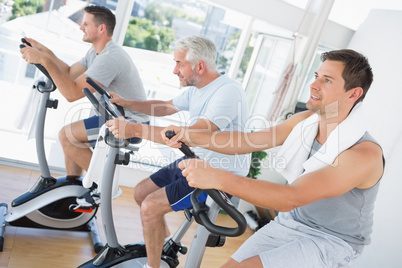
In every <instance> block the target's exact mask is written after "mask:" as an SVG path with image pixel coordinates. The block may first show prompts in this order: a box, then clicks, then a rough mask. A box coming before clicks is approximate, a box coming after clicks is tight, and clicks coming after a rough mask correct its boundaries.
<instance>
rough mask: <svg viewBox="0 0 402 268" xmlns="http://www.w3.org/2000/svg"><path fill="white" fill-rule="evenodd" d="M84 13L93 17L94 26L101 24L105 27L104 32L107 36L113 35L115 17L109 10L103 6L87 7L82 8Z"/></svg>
mask: <svg viewBox="0 0 402 268" xmlns="http://www.w3.org/2000/svg"><path fill="white" fill-rule="evenodd" d="M84 11H85V12H86V13H89V14H92V15H94V22H95V24H96V26H99V25H101V24H105V25H106V32H107V35H108V36H112V35H113V31H114V27H115V26H116V16H115V15H114V14H113V13H112V11H110V9H108V8H106V7H104V6H95V5H92V6H87V7H85V8H84Z"/></svg>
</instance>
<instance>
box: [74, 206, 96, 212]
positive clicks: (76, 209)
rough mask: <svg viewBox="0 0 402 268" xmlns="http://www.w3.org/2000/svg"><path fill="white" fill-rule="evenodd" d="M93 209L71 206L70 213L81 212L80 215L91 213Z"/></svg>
mask: <svg viewBox="0 0 402 268" xmlns="http://www.w3.org/2000/svg"><path fill="white" fill-rule="evenodd" d="M93 210H94V209H93V207H82V206H80V205H70V211H74V212H80V213H91V212H92V211H93Z"/></svg>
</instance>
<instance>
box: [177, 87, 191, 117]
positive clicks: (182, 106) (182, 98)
mask: <svg viewBox="0 0 402 268" xmlns="http://www.w3.org/2000/svg"><path fill="white" fill-rule="evenodd" d="M173 105H174V106H175V107H176V108H177V109H179V110H180V111H189V109H190V88H189V89H187V90H186V91H184V92H183V93H181V94H180V95H178V96H176V97H175V98H174V99H173Z"/></svg>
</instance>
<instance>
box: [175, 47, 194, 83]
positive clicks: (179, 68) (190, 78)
mask: <svg viewBox="0 0 402 268" xmlns="http://www.w3.org/2000/svg"><path fill="white" fill-rule="evenodd" d="M186 55H187V52H183V51H179V50H175V51H174V61H175V62H176V65H175V67H174V69H173V73H174V74H177V76H178V77H179V80H180V86H182V87H188V86H195V87H197V85H198V84H199V82H200V80H201V78H200V76H199V75H198V73H197V72H196V71H195V70H192V66H191V63H190V62H189V61H187V60H186V59H185V58H186Z"/></svg>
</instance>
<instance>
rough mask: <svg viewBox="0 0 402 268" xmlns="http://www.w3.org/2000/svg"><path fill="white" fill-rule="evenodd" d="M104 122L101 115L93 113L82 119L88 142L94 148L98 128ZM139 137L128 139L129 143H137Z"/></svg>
mask: <svg viewBox="0 0 402 268" xmlns="http://www.w3.org/2000/svg"><path fill="white" fill-rule="evenodd" d="M105 123H106V119H105V118H104V117H103V116H98V115H94V116H92V117H90V118H87V119H84V124H85V129H86V131H87V137H88V142H89V144H90V145H91V146H92V148H95V144H96V141H97V140H98V135H99V130H100V128H101V127H102V126H103V125H104V124H105ZM139 140H140V138H136V137H134V138H131V139H129V141H130V143H138V141H139Z"/></svg>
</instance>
